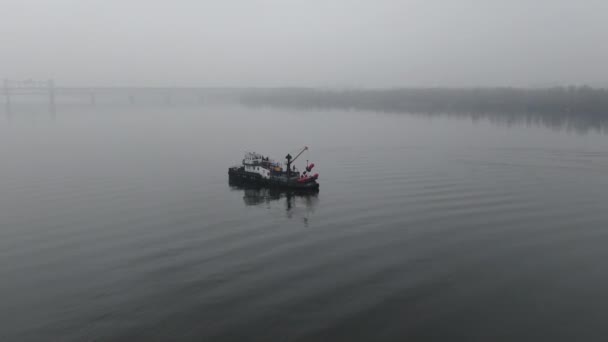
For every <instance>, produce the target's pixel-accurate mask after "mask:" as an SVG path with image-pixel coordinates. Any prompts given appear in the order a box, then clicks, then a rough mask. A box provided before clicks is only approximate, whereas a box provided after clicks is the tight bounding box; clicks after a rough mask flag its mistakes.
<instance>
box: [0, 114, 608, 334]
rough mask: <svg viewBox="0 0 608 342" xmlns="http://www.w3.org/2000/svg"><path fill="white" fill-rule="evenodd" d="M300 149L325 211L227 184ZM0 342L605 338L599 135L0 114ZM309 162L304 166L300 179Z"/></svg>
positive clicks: (391, 124)
mask: <svg viewBox="0 0 608 342" xmlns="http://www.w3.org/2000/svg"><path fill="white" fill-rule="evenodd" d="M304 145H308V146H309V147H310V152H309V153H308V154H307V155H305V156H304V157H302V162H305V159H309V160H310V161H311V162H314V163H315V164H316V165H317V172H319V173H320V183H321V189H320V192H319V193H318V195H316V196H291V195H289V194H285V193H276V192H270V191H263V190H250V189H239V188H234V187H230V186H229V184H228V177H227V168H228V167H229V166H230V165H233V164H236V163H238V162H239V161H240V159H241V157H242V154H243V152H244V151H245V150H256V151H258V152H263V153H266V154H270V155H271V156H273V157H275V158H277V159H278V158H281V157H283V156H284V155H285V154H286V153H287V152H291V153H293V152H294V151H297V150H298V148H300V147H301V146H304ZM0 160H2V167H1V169H0V279H1V281H0V302H1V303H2V306H1V308H0V340H2V341H43V340H48V341H85V340H94V339H95V340H110V341H113V340H119V341H121V340H122V341H133V340H199V341H287V340H289V341H397V340H413V341H453V340H467V341H498V340H529V341H538V340H564V341H570V340H593V339H595V340H604V339H605V338H606V336H608V325H606V324H605V318H606V317H608V272H606V270H607V268H606V260H607V258H608V248H607V247H608V230H607V227H608V210H606V203H607V200H608V193H607V191H606V190H607V189H608V177H607V176H606V175H607V173H608V136H606V135H601V134H598V133H593V132H588V133H587V134H581V133H580V132H579V133H577V132H572V131H569V130H567V129H564V130H559V129H555V127H553V128H551V129H549V128H545V127H542V126H535V125H532V126H526V125H517V124H516V125H501V124H496V123H490V122H488V121H486V120H471V119H466V118H451V117H444V116H433V117H429V116H424V115H406V114H400V115H390V114H378V113H368V112H347V111H325V112H323V111H296V110H291V111H289V110H276V109H248V108H243V107H224V108H220V107H217V108H214V107H209V108H205V107H202V108H190V109H187V108H169V107H162V108H161V107H158V108H138V107H133V108H126V107H122V108H114V109H112V108H105V109H102V108H98V109H96V110H93V109H90V108H88V109H87V108H81V109H71V110H63V111H62V110H59V111H58V112H57V113H56V114H55V115H54V116H51V115H49V114H47V113H46V112H45V111H44V109H43V110H40V111H38V112H36V111H23V112H22V113H17V112H16V113H13V114H12V115H11V116H7V117H0ZM300 165H301V164H300Z"/></svg>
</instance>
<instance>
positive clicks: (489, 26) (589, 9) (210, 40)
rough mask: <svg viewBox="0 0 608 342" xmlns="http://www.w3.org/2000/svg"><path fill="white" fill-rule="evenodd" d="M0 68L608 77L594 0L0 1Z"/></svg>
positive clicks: (234, 77)
mask: <svg viewBox="0 0 608 342" xmlns="http://www.w3.org/2000/svg"><path fill="white" fill-rule="evenodd" d="M0 5H1V6H0V78H4V77H5V78H12V79H27V78H34V79H46V78H51V77H52V78H55V79H56V81H57V82H58V83H60V84H62V85H143V86H163V85H168V86H321V87H400V86H501V85H506V86H546V85H557V84H590V85H596V86H597V85H599V86H607V85H608V39H607V38H608V1H606V0H579V1H574V0H572V1H570V0H527V1H525V0H451V1H450V0H443V1H439V0H401V1H397V0H367V1H363V0H242V1H237V0H217V1H208V0H172V1H169V0H164V1H160V0H0Z"/></svg>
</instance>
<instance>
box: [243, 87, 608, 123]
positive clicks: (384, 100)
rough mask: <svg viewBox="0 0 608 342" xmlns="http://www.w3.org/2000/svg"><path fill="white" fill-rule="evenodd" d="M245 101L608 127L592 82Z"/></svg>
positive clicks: (274, 95)
mask: <svg viewBox="0 0 608 342" xmlns="http://www.w3.org/2000/svg"><path fill="white" fill-rule="evenodd" d="M240 100H241V103H243V104H246V105H251V106H281V107H293V108H306V109H349V110H369V111H380V112H391V113H401V112H403V113H405V112H407V113H420V114H437V115H466V116H471V117H473V118H478V117H489V118H490V119H492V120H494V121H501V122H505V123H510V122H513V123H515V122H521V121H526V122H528V123H539V124H543V125H546V126H552V127H555V128H564V127H566V128H573V129H577V130H588V129H597V130H602V131H606V126H607V124H608V89H598V88H591V87H589V86H569V87H554V88H542V89H524V88H507V87H504V88H462V89H461V88H402V89H375V90H373V89H357V90H319V89H310V88H286V89H254V90H248V91H246V92H244V93H243V94H241V96H240Z"/></svg>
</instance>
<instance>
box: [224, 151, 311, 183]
mask: <svg viewBox="0 0 608 342" xmlns="http://www.w3.org/2000/svg"><path fill="white" fill-rule="evenodd" d="M307 150H308V147H306V146H305V147H304V148H303V149H302V150H301V151H300V152H299V153H298V154H297V155H296V156H295V157H292V156H291V155H290V154H287V156H286V157H285V159H286V160H287V161H286V162H285V168H284V167H283V163H280V162H276V161H274V160H272V159H270V158H268V157H265V156H263V155H261V154H259V153H255V152H247V153H246V154H245V158H243V163H242V165H241V166H233V167H231V168H229V169H228V177H229V179H230V181H231V182H239V183H242V184H250V185H262V186H270V187H282V188H290V189H302V190H304V189H309V190H317V189H319V183H317V179H318V178H319V174H318V173H315V174H314V175H313V174H312V173H311V172H312V169H313V168H314V167H315V164H312V163H311V164H308V162H307V163H306V164H307V165H306V168H305V171H303V172H300V171H299V170H298V169H296V167H295V165H293V163H294V162H295V161H296V159H298V158H299V157H300V156H301V155H302V153H304V151H307Z"/></svg>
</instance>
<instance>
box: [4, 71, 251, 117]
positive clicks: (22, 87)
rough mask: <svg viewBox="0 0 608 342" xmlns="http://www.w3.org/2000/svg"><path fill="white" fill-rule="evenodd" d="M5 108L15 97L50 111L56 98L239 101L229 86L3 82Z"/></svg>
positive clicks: (91, 101) (79, 101) (81, 100)
mask: <svg viewBox="0 0 608 342" xmlns="http://www.w3.org/2000/svg"><path fill="white" fill-rule="evenodd" d="M2 94H3V97H4V103H5V108H6V111H7V112H8V113H11V111H12V109H13V107H14V105H15V103H16V102H15V100H16V99H18V98H19V97H23V98H27V99H33V98H36V99H44V101H45V102H46V103H48V108H49V111H50V112H51V113H55V111H56V107H57V103H58V101H60V100H62V101H63V102H65V103H77V104H88V105H91V106H95V105H96V104H98V102H101V101H99V100H100V98H102V99H105V100H106V102H107V101H110V103H120V104H131V105H133V104H135V103H138V102H142V103H143V102H145V103H154V104H165V105H172V104H175V103H179V102H181V103H188V104H193V105H194V104H198V105H201V104H206V103H210V102H228V101H230V102H233V101H238V97H239V95H238V94H239V90H238V89H229V88H211V87H209V88H196V87H179V88H177V87H173V88H172V87H58V86H57V85H56V84H55V81H54V80H45V81H38V80H24V81H14V80H7V79H5V80H4V81H3V91H2Z"/></svg>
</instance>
